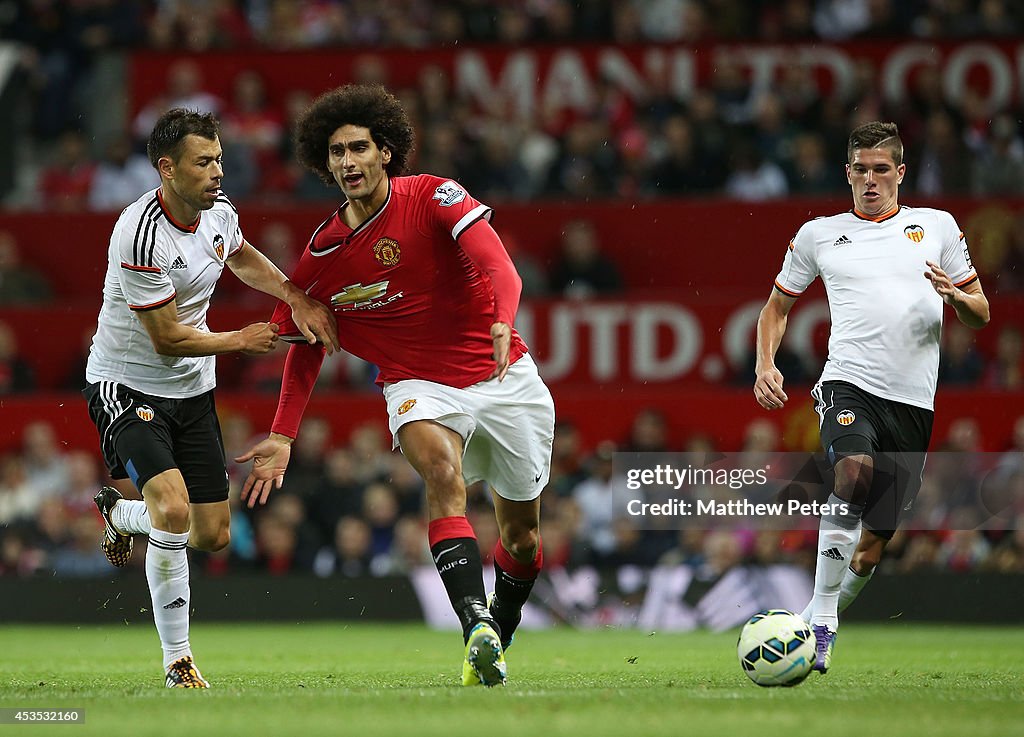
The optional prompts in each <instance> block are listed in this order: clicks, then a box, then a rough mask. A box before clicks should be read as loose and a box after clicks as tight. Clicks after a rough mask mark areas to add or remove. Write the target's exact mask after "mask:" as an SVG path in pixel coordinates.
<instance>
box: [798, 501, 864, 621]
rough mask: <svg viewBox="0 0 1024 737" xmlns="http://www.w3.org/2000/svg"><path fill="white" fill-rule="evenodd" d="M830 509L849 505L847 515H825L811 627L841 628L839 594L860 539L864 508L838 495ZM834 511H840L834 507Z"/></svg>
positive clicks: (839, 513) (820, 540)
mask: <svg viewBox="0 0 1024 737" xmlns="http://www.w3.org/2000/svg"><path fill="white" fill-rule="evenodd" d="M828 504H830V505H844V504H845V505H846V509H847V511H846V513H845V514H843V513H841V512H837V513H831V514H823V515H822V516H821V524H820V526H819V528H818V562H817V564H816V565H815V569H814V598H813V599H812V600H811V605H810V609H811V612H812V614H811V622H810V623H811V624H814V625H826V626H827V627H828V628H829V629H830V630H832V631H833V632H834V631H835V630H837V629H838V628H839V590H840V588H841V586H842V583H843V576H844V574H845V572H846V571H847V570H848V569H849V567H850V560H851V559H852V558H853V553H854V551H855V550H856V549H857V541H858V540H859V539H860V517H861V514H863V512H864V508H863V507H862V506H860V505H858V504H850V503H849V502H845V501H843V500H842V499H840V498H839V497H837V496H836V495H835V494H832V495H830V496H829V498H828ZM832 509H839V507H838V506H832Z"/></svg>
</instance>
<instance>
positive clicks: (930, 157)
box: [914, 109, 971, 197]
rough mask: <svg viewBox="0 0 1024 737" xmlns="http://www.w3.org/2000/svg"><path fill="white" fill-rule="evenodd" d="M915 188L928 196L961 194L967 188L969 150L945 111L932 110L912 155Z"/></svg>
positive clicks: (969, 180) (969, 181)
mask: <svg viewBox="0 0 1024 737" xmlns="http://www.w3.org/2000/svg"><path fill="white" fill-rule="evenodd" d="M916 160H917V164H916V167H915V169H916V176H915V177H914V179H915V182H916V185H917V191H918V192H920V193H921V194H926V195H930V196H933V197H934V196H937V195H943V194H946V195H950V194H963V193H966V192H968V191H969V190H970V188H971V153H970V151H969V150H968V148H967V146H966V144H964V141H963V139H962V138H961V137H960V136H959V135H958V134H957V129H956V123H955V122H954V120H953V118H952V117H951V116H950V114H949V113H948V112H946V111H945V110H941V109H940V110H935V111H933V112H932V113H931V114H930V115H929V116H928V119H927V121H926V130H925V135H924V138H923V141H922V145H921V147H920V148H919V150H918V152H917V156H916Z"/></svg>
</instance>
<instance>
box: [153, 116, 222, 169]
mask: <svg viewBox="0 0 1024 737" xmlns="http://www.w3.org/2000/svg"><path fill="white" fill-rule="evenodd" d="M190 135H191V136H199V137H200V138H206V139H207V140H210V141H213V140H215V139H216V138H217V136H219V135H220V123H218V122H217V119H216V118H215V117H213V114H212V113H201V112H199V111H198V110H186V109H185V108H180V107H174V108H171V109H170V110H168V111H167V112H166V113H164V114H163V115H161V116H160V118H159V120H157V121H156V125H154V126H153V132H152V133H150V134H149V142H148V143H147V144H146V153H147V154H149V163H151V164H152V165H153V168H154V169H155V168H156V165H157V162H158V161H160V159H161V157H164V156H170V157H171V159H172V160H173V161H175V162H176V161H177V160H178V157H179V156H181V147H182V145H183V144H184V142H185V136H190Z"/></svg>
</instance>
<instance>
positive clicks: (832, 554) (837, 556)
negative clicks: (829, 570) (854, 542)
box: [821, 548, 846, 560]
mask: <svg viewBox="0 0 1024 737" xmlns="http://www.w3.org/2000/svg"><path fill="white" fill-rule="evenodd" d="M821 554H822V555H824V556H825V557H826V558H831V559H832V560H846V559H845V558H844V557H843V554H842V553H840V552H839V548H829V549H828V550H822V551H821Z"/></svg>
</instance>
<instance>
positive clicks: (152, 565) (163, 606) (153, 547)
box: [118, 502, 192, 670]
mask: <svg viewBox="0 0 1024 737" xmlns="http://www.w3.org/2000/svg"><path fill="white" fill-rule="evenodd" d="M118 504H120V502H118ZM187 544H188V533H187V532H181V533H175V532H165V531H163V530H151V531H150V533H149V545H148V546H147V547H146V580H147V581H148V582H149V593H150V596H151V597H152V599H153V620H154V621H155V622H156V631H157V633H158V634H159V635H160V646H161V647H162V648H163V651H164V670H166V669H167V666H169V665H170V664H171V663H173V662H174V661H175V660H178V659H179V658H183V657H185V656H186V655H191V654H192V649H191V647H190V646H189V642H188V612H189V606H190V605H191V596H190V590H189V582H188V555H187V553H186V552H185V546H186V545H187Z"/></svg>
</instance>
